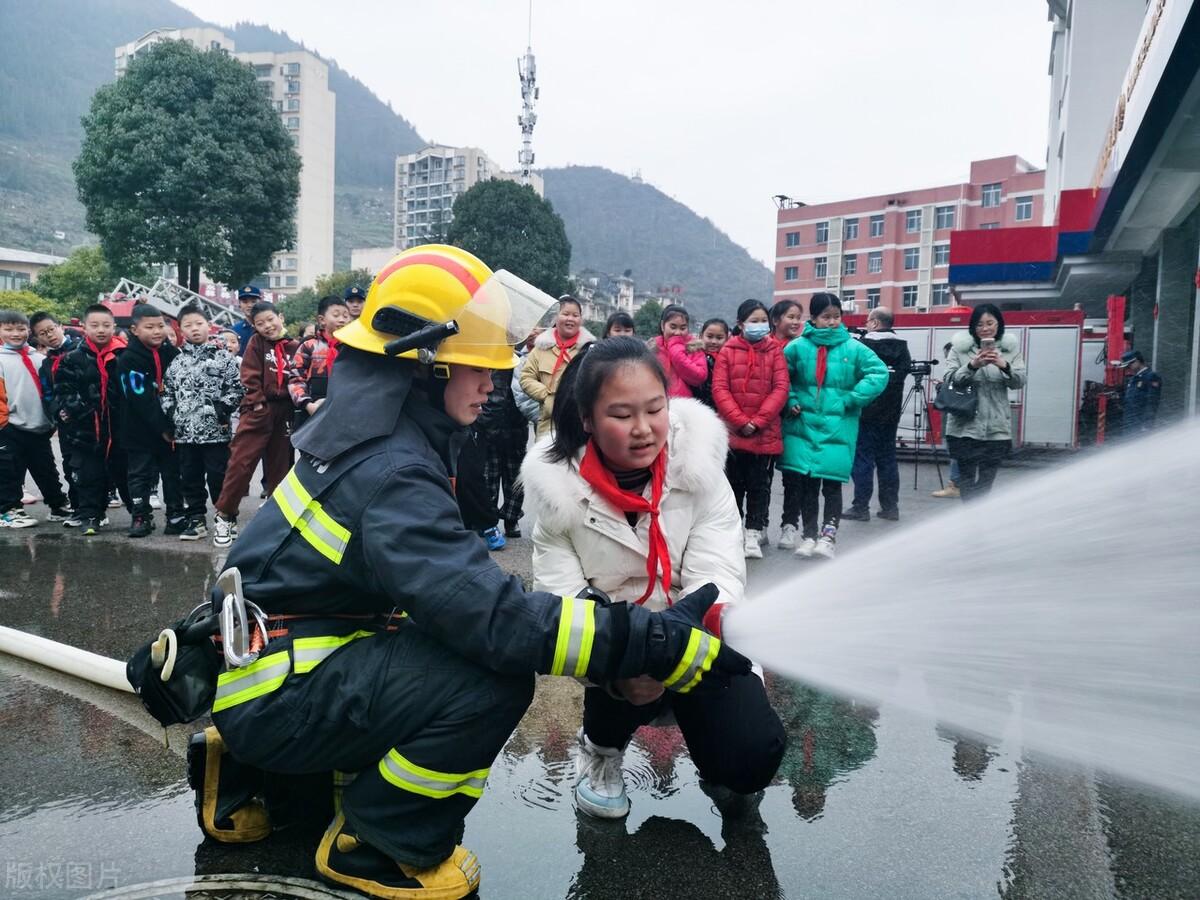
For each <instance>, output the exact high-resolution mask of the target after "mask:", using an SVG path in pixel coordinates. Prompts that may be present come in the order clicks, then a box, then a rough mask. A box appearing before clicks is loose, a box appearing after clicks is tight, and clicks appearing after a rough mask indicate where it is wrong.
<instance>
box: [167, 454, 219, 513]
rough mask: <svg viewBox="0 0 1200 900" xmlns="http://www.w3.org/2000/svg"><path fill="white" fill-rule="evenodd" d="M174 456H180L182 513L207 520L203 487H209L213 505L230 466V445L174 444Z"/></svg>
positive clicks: (209, 495)
mask: <svg viewBox="0 0 1200 900" xmlns="http://www.w3.org/2000/svg"><path fill="white" fill-rule="evenodd" d="M175 454H176V456H178V457H179V482H180V489H181V490H182V492H183V506H184V513H183V514H184V515H185V516H187V517H188V518H189V519H203V518H206V517H207V515H208V510H207V506H206V504H205V499H204V497H205V493H204V487H205V484H207V485H208V497H209V498H210V499H211V500H212V502H213V504H214V505H215V504H216V502H217V499H218V498H219V497H220V496H221V485H222V484H224V482H225V467H226V466H228V465H229V444H225V443H222V444H176V445H175Z"/></svg>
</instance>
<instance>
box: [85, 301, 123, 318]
mask: <svg viewBox="0 0 1200 900" xmlns="http://www.w3.org/2000/svg"><path fill="white" fill-rule="evenodd" d="M93 313H104V315H106V316H111V317H112V318H114V319H115V318H116V316H114V315H113V311H112V310H111V309H109V308H108V307H107V306H105V305H104V304H103V303H93V304H92V305H91V306H89V307H88V308H87V309H85V310H84V311H83V321H85V322H86V321H87V317H88V316H90V315H92V314H93Z"/></svg>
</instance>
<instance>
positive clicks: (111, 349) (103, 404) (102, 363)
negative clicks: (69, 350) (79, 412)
mask: <svg viewBox="0 0 1200 900" xmlns="http://www.w3.org/2000/svg"><path fill="white" fill-rule="evenodd" d="M83 341H84V344H85V345H86V346H87V347H88V349H89V350H91V351H92V352H93V353H94V354H96V367H97V368H98V369H99V370H100V411H99V412H98V413H96V440H97V442H98V441H99V440H100V421H101V420H102V419H103V420H104V421H106V422H107V423H108V446H107V447H105V448H104V455H105V456H107V455H108V450H109V447H111V446H112V410H110V409H109V407H108V364H109V362H110V361H111V360H112V359H113V357H115V356H116V355H117V351H118V350H124V349H125V339H124V338H123V337H119V336H118V335H115V334H114V335H113V336H112V339H111V340H110V341H109V342H108V343H107V344H105V345H104V346H103V347H97V346H96V343H95V342H94V341H93V340H92V339H91V338H90V337H84V339H83Z"/></svg>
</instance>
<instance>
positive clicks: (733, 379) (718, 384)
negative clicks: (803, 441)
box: [713, 334, 788, 456]
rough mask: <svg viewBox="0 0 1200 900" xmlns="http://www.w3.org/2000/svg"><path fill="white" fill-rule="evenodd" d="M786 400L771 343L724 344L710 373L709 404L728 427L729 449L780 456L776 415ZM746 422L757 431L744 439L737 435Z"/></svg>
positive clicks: (784, 377)
mask: <svg viewBox="0 0 1200 900" xmlns="http://www.w3.org/2000/svg"><path fill="white" fill-rule="evenodd" d="M787 398H788V371H787V363H786V362H785V361H784V358H783V348H782V347H780V346H779V342H778V341H776V340H775V338H773V337H771V336H769V335H768V336H767V337H765V338H763V339H762V340H761V341H758V342H757V343H751V342H750V341H748V340H746V339H745V338H744V337H742V336H741V335H740V334H737V335H734V336H733V337H731V338H730V339H729V340H728V341H727V342H726V343H725V346H724V347H722V348H721V353H720V355H719V356H718V357H717V367H716V368H715V369H714V370H713V402H714V403H715V404H716V406H717V412H718V413H720V414H721V418H722V419H724V420H725V424H726V425H727V426H728V427H729V446H730V448H731V449H733V450H744V451H746V452H747V453H763V454H770V455H772V456H777V455H779V454H780V453H782V452H783V428H782V425H781V423H780V413H782V412H783V407H784V406H785V405H786V404H787ZM750 423H753V424H754V427H755V428H756V429H757V430H756V431H755V432H754V434H752V435H750V436H749V437H747V436H746V435H744V434H741V433H740V432H741V429H743V428H745V427H746V425H748V424H750Z"/></svg>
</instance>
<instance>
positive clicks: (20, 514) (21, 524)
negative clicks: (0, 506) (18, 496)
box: [0, 506, 38, 528]
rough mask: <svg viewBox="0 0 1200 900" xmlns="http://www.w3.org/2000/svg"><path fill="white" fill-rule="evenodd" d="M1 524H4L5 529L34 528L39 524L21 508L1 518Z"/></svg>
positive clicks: (12, 510) (16, 508) (15, 508)
mask: <svg viewBox="0 0 1200 900" xmlns="http://www.w3.org/2000/svg"><path fill="white" fill-rule="evenodd" d="M0 522H3V527H4V528H32V527H33V526H34V525H36V524H37V523H38V521H37V519H35V518H34V517H33V516H31V515H29V513H27V512H25V510H24V509H22V508H21V507H19V506H18V507H14V508H13V509H10V510H9V511H8V512H6V513H4V515H3V516H0Z"/></svg>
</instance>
